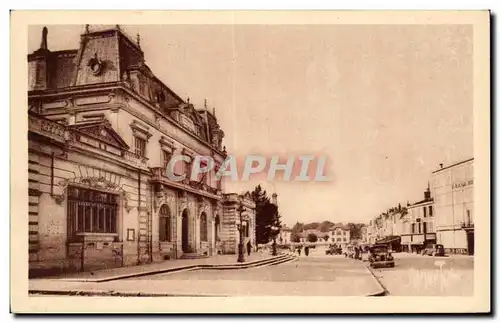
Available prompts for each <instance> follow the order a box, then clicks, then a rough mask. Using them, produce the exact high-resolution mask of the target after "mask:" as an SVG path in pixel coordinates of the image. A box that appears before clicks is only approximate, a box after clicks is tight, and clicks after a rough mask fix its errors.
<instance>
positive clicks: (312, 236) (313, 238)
mask: <svg viewBox="0 0 500 323" xmlns="http://www.w3.org/2000/svg"><path fill="white" fill-rule="evenodd" d="M307 241H309V242H316V241H318V237H317V236H316V235H315V234H314V233H309V234H308V235H307Z"/></svg>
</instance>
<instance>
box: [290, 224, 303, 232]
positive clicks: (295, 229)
mask: <svg viewBox="0 0 500 323" xmlns="http://www.w3.org/2000/svg"><path fill="white" fill-rule="evenodd" d="M302 231H304V223H300V222H297V223H295V225H294V226H293V228H292V232H294V233H300V232H302Z"/></svg>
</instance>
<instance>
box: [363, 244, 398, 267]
mask: <svg viewBox="0 0 500 323" xmlns="http://www.w3.org/2000/svg"><path fill="white" fill-rule="evenodd" d="M369 254H370V255H369V256H368V261H369V262H370V267H372V268H377V267H394V265H395V264H394V257H393V256H392V254H391V253H390V252H389V248H388V246H387V245H382V244H375V245H372V246H370V248H369Z"/></svg>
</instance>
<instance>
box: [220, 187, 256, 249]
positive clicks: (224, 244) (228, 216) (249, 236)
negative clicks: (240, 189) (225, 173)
mask: <svg viewBox="0 0 500 323" xmlns="http://www.w3.org/2000/svg"><path fill="white" fill-rule="evenodd" d="M223 204H224V208H223V210H224V213H223V222H222V223H221V225H220V231H219V232H218V236H219V237H220V238H219V239H218V242H217V246H218V252H219V253H223V254H237V253H238V244H239V243H240V241H241V240H240V237H241V238H242V240H243V244H244V245H245V250H246V246H247V244H248V243H249V242H250V244H251V246H252V248H253V249H255V248H256V246H257V244H256V236H255V227H256V224H255V202H254V201H253V200H252V197H251V196H250V194H249V193H245V194H236V193H231V194H225V195H224V200H223ZM240 229H241V235H240Z"/></svg>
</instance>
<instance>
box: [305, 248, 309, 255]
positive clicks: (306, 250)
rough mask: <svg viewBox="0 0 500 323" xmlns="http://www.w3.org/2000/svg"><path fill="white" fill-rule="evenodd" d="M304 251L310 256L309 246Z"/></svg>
mask: <svg viewBox="0 0 500 323" xmlns="http://www.w3.org/2000/svg"><path fill="white" fill-rule="evenodd" d="M304 253H305V254H306V256H309V246H307V247H305V248H304Z"/></svg>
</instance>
